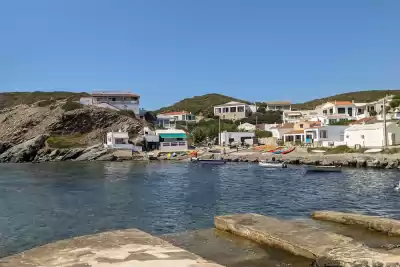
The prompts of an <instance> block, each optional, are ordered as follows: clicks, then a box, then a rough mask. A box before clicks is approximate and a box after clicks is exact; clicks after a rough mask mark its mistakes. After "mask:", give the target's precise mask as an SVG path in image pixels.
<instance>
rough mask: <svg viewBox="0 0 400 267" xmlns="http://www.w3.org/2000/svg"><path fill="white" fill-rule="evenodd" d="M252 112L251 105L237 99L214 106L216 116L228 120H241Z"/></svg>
mask: <svg viewBox="0 0 400 267" xmlns="http://www.w3.org/2000/svg"><path fill="white" fill-rule="evenodd" d="M251 112H252V111H251V108H250V105H248V104H245V103H240V102H236V101H231V102H228V103H226V104H223V105H218V106H215V107H214V116H218V117H221V119H226V120H240V119H243V118H247V117H248V116H249V115H250V114H251Z"/></svg>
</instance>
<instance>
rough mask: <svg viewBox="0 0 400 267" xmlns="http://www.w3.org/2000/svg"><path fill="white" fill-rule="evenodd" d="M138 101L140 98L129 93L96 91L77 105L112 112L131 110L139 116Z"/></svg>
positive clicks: (82, 98) (81, 99)
mask: <svg viewBox="0 0 400 267" xmlns="http://www.w3.org/2000/svg"><path fill="white" fill-rule="evenodd" d="M139 100H140V96H139V95H137V94H134V93H131V92H115V91H96V92H92V94H91V96H89V97H81V98H80V100H79V103H80V104H82V105H89V106H96V107H101V108H109V109H114V110H131V111H133V112H134V113H135V114H139Z"/></svg>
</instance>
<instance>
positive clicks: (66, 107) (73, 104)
mask: <svg viewBox="0 0 400 267" xmlns="http://www.w3.org/2000/svg"><path fill="white" fill-rule="evenodd" d="M61 108H62V109H63V110H65V111H71V110H75V109H80V108H82V105H81V104H80V103H77V102H73V101H70V100H68V101H67V102H65V104H64V105H62V107H61Z"/></svg>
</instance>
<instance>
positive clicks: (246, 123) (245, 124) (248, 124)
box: [238, 122, 255, 127]
mask: <svg viewBox="0 0 400 267" xmlns="http://www.w3.org/2000/svg"><path fill="white" fill-rule="evenodd" d="M239 126H255V125H254V124H251V123H248V122H245V123H242V124H240V125H238V127H239Z"/></svg>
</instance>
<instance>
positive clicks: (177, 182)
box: [0, 162, 400, 257]
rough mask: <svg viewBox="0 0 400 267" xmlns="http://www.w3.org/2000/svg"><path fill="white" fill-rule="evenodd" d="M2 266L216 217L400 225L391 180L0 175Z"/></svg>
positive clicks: (137, 169)
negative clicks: (370, 218)
mask: <svg viewBox="0 0 400 267" xmlns="http://www.w3.org/2000/svg"><path fill="white" fill-rule="evenodd" d="M0 168H1V172H0V196H1V201H0V257H2V256H7V255H10V254H14V253H16V252H19V251H23V250H26V249H28V248H32V247H35V246H38V245H42V244H45V243H48V242H51V241H55V240H60V239H65V238H69V237H73V236H79V235H84V234H92V233H96V232H101V231H106V230H111V229H123V228H132V227H135V228H139V229H141V230H144V231H146V232H149V233H152V234H156V235H161V234H166V233H176V232H183V231H186V230H193V229H203V228H211V227H213V217H214V216H215V215H220V214H227V213H237V212H255V213H260V214H265V215H271V216H277V217H281V218H295V217H308V216H309V215H310V213H311V212H312V211H314V210H320V209H330V210H340V211H354V212H363V213H367V214H373V215H384V216H390V217H393V218H399V219H400V193H398V192H395V191H394V190H393V185H394V184H395V183H397V182H398V180H399V177H400V176H399V174H400V173H399V172H396V171H374V170H359V169H349V170H345V171H344V172H343V173H334V174H312V175H310V174H305V171H304V169H303V168H301V167H296V168H288V169H279V170H268V169H263V168H261V167H259V166H258V165H254V164H243V163H241V164H227V165H226V166H205V167H201V166H200V165H196V164H190V163H149V164H137V163H136V164H135V163H131V162H107V163H101V162H93V163H87V162H85V163H74V162H62V163H46V164H3V165H1V166H0Z"/></svg>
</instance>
